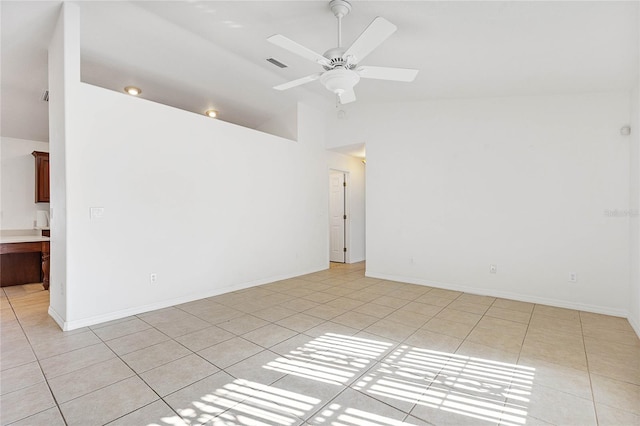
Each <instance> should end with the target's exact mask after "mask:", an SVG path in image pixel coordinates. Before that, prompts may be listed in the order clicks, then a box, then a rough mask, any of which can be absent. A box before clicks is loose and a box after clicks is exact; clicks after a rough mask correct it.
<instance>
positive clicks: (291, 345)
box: [269, 334, 313, 356]
mask: <svg viewBox="0 0 640 426" xmlns="http://www.w3.org/2000/svg"><path fill="white" fill-rule="evenodd" d="M312 340H313V337H311V336H307V335H305V334H298V335H297V336H293V337H292V338H290V339H287V340H285V341H284V342H282V343H279V344H277V345H275V346H272V347H271V348H270V349H269V350H270V351H271V352H274V353H276V354H278V355H282V356H291V354H292V353H299V352H300V351H301V348H303V347H304V346H305V345H307V344H308V343H309V342H311V341H312Z"/></svg>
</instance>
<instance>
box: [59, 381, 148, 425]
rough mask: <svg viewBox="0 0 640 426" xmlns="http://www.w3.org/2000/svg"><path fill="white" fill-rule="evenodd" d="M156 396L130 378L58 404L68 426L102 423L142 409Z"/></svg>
mask: <svg viewBox="0 0 640 426" xmlns="http://www.w3.org/2000/svg"><path fill="white" fill-rule="evenodd" d="M157 399H158V395H156V393H155V392H154V391H153V390H151V388H149V386H147V385H146V384H145V383H144V382H143V381H142V380H141V379H140V378H139V377H137V376H134V377H130V378H128V379H125V380H122V381H120V382H117V383H114V384H112V385H110V386H107V387H105V388H102V389H99V390H97V391H95V392H92V393H89V394H86V395H84V396H81V397H80V398H76V399H74V400H71V401H69V402H65V403H63V404H60V409H61V410H62V414H63V415H64V418H65V420H66V421H67V424H68V425H69V426H75V425H78V426H84V425H98V424H105V423H108V422H110V421H112V420H115V419H118V418H120V417H122V416H124V415H126V414H129V413H131V412H132V411H135V410H137V409H139V408H142V407H144V406H146V405H148V404H150V403H151V402H153V401H155V400H157Z"/></svg>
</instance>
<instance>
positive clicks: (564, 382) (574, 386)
mask: <svg viewBox="0 0 640 426" xmlns="http://www.w3.org/2000/svg"><path fill="white" fill-rule="evenodd" d="M518 364H519V365H522V366H523V367H527V368H531V369H534V370H533V382H534V384H536V385H542V386H546V387H548V388H553V389H556V390H558V391H561V392H565V393H570V394H572V395H575V396H578V397H580V398H584V399H591V398H592V396H591V382H590V379H589V373H587V372H586V371H584V370H578V369H575V368H570V367H565V366H563V365H559V364H552V363H550V362H546V361H543V360H539V359H535V358H526V357H522V356H521V357H520V359H519V360H518Z"/></svg>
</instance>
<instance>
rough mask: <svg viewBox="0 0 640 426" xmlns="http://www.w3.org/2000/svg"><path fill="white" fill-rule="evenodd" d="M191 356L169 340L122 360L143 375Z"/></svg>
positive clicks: (179, 345)
mask: <svg viewBox="0 0 640 426" xmlns="http://www.w3.org/2000/svg"><path fill="white" fill-rule="evenodd" d="M190 354H192V352H191V351H190V350H189V349H187V348H185V347H184V346H182V345H181V344H179V343H178V342H176V341H174V340H168V341H166V342H162V343H158V344H157V345H153V346H149V347H147V348H144V349H140V350H139V351H135V352H130V353H128V354H126V355H123V356H122V360H123V361H124V362H126V363H127V365H128V366H129V367H130V368H132V369H133V370H134V371H135V372H136V373H143V372H145V371H148V370H151V369H153V368H156V367H159V366H161V365H164V364H167V363H169V362H172V361H175V360H177V359H180V358H184V357H186V356H187V355H190Z"/></svg>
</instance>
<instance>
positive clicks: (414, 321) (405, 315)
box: [384, 308, 432, 328]
mask: <svg viewBox="0 0 640 426" xmlns="http://www.w3.org/2000/svg"><path fill="white" fill-rule="evenodd" d="M431 318H432V317H431V316H430V315H421V314H418V313H416V312H411V311H406V310H404V309H402V308H401V309H398V310H397V311H395V312H392V313H391V314H389V315H387V316H386V317H385V318H384V319H385V320H390V321H394V322H397V323H400V324H403V325H406V326H411V327H415V328H419V327H422V326H423V325H425V324H426V323H427V321H429V320H430V319H431Z"/></svg>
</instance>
